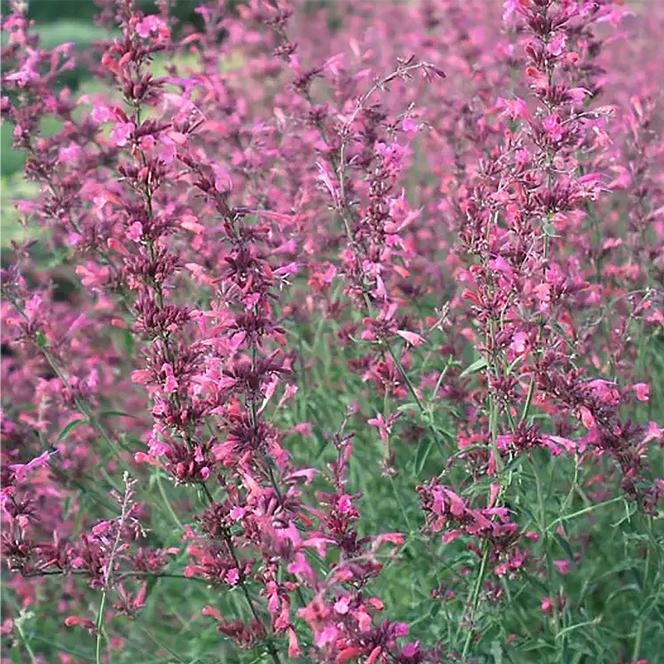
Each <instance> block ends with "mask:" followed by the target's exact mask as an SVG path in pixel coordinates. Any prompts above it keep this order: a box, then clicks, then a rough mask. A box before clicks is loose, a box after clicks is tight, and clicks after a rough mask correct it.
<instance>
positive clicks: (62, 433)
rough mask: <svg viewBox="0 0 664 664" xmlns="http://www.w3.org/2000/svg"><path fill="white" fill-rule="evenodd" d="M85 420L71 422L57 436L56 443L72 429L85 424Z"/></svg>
mask: <svg viewBox="0 0 664 664" xmlns="http://www.w3.org/2000/svg"><path fill="white" fill-rule="evenodd" d="M87 423H88V421H87V420H86V419H80V420H73V421H72V422H70V423H69V424H67V425H66V426H65V428H64V429H63V430H62V431H61V432H60V433H59V434H58V438H57V442H60V441H61V440H64V439H65V438H66V437H67V436H68V435H69V434H70V433H71V432H72V431H73V430H74V429H76V428H77V427H80V426H81V424H87Z"/></svg>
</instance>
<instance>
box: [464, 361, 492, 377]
mask: <svg viewBox="0 0 664 664" xmlns="http://www.w3.org/2000/svg"><path fill="white" fill-rule="evenodd" d="M487 366H488V363H487V361H486V357H480V359H479V360H475V362H473V363H472V364H471V365H470V366H469V367H467V368H466V369H464V370H463V371H462V372H461V376H459V377H460V378H465V377H466V376H470V375H471V374H474V373H477V372H478V371H482V369H486V367H487Z"/></svg>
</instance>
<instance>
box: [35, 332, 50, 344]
mask: <svg viewBox="0 0 664 664" xmlns="http://www.w3.org/2000/svg"><path fill="white" fill-rule="evenodd" d="M36 341H37V345H38V346H39V347H40V348H46V346H48V340H47V339H46V335H45V334H44V333H43V332H42V331H41V330H39V332H37V338H36Z"/></svg>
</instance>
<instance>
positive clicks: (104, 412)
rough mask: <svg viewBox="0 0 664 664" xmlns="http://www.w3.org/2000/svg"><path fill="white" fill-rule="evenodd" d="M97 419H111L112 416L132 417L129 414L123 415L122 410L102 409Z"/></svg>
mask: <svg viewBox="0 0 664 664" xmlns="http://www.w3.org/2000/svg"><path fill="white" fill-rule="evenodd" d="M97 414H98V415H99V417H111V416H112V415H117V416H118V417H133V418H136V416H135V415H131V414H130V413H125V412H124V411H123V410H114V409H113V408H102V409H101V410H100V411H99V412H98V413H97Z"/></svg>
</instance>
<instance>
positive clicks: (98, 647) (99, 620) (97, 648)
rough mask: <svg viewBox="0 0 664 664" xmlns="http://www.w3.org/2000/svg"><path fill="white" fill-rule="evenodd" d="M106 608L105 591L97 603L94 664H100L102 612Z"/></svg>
mask: <svg viewBox="0 0 664 664" xmlns="http://www.w3.org/2000/svg"><path fill="white" fill-rule="evenodd" d="M105 608H106V591H105V590H104V591H102V593H101V602H99V611H98V612H97V622H96V628H97V634H96V641H95V664H102V659H101V642H102V630H103V626H104V610H105Z"/></svg>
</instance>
